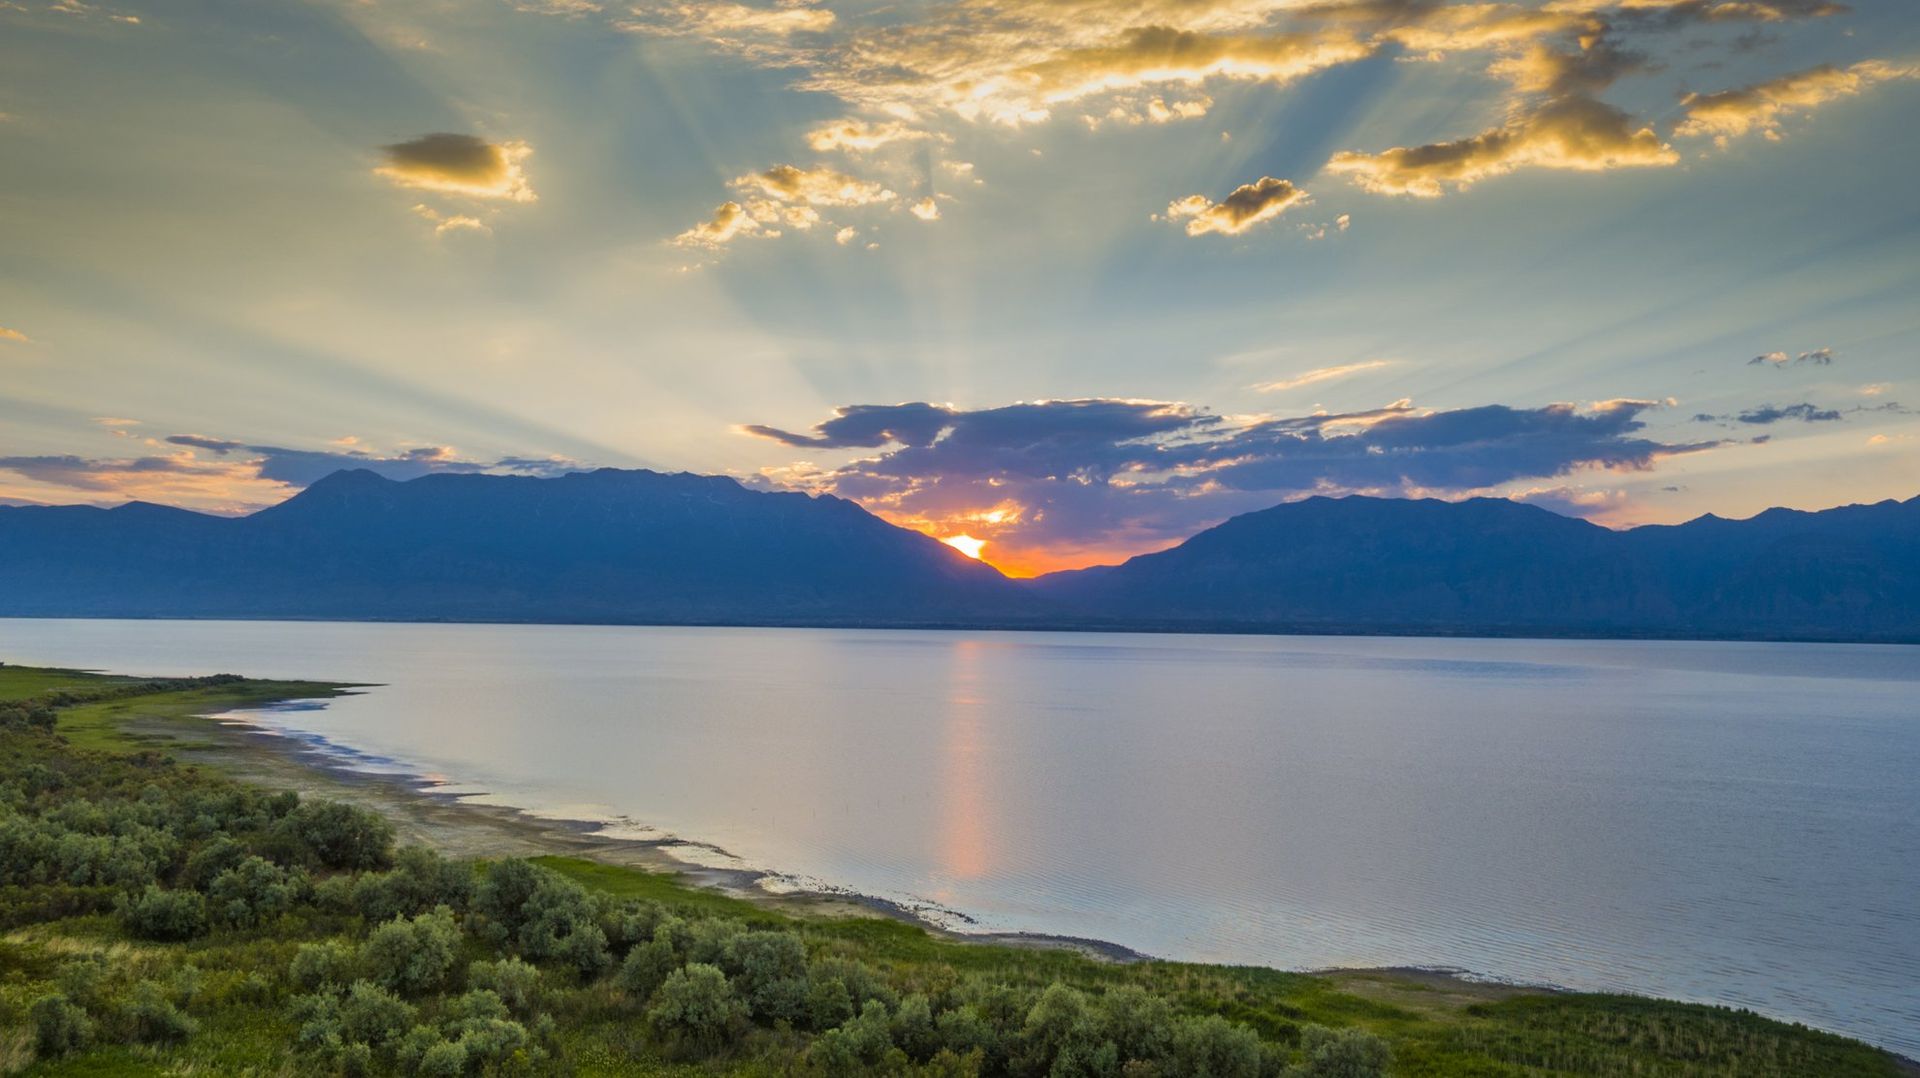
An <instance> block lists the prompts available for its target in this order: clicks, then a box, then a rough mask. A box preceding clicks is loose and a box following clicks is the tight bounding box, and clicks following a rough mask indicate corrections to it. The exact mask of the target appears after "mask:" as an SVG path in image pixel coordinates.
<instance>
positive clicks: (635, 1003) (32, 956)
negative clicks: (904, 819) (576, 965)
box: [0, 666, 1902, 1078]
mask: <svg viewBox="0 0 1920 1078" xmlns="http://www.w3.org/2000/svg"><path fill="white" fill-rule="evenodd" d="M136 684H137V681H136V679H128V678H113V677H108V676H104V675H93V674H86V673H82V672H76V671H61V670H35V669H30V668H21V667H12V666H0V702H6V701H32V700H33V699H34V698H36V697H41V696H44V695H45V694H47V693H56V692H66V693H86V692H90V691H101V692H108V691H111V692H123V691H127V690H128V687H129V686H131V685H136ZM345 688H346V687H345V686H338V685H325V684H317V683H308V682H256V681H248V682H236V683H230V684H222V685H217V686H205V685H170V686H163V687H161V688H160V689H159V691H154V692H149V693H144V694H141V695H136V696H117V697H112V698H108V699H100V700H93V701H90V702H81V703H75V704H73V705H72V706H68V707H66V708H64V709H63V710H61V712H60V713H59V715H58V718H57V724H56V729H57V732H58V736H57V737H54V736H49V735H47V734H45V733H40V732H34V731H28V730H3V731H0V825H4V824H5V823H6V822H7V817H8V815H9V813H17V812H21V811H24V810H23V809H22V808H21V807H20V806H26V805H32V804H39V805H40V806H42V810H44V809H45V808H46V807H47V806H48V805H50V804H57V803H58V802H48V801H46V800H44V799H43V800H41V801H39V802H35V801H33V799H32V797H31V796H30V795H29V794H27V793H23V791H27V790H29V789H30V788H33V787H34V784H36V783H38V784H39V788H41V789H45V788H46V787H45V783H46V781H47V776H49V775H64V776H66V778H65V780H64V781H65V782H66V783H67V786H65V787H59V788H62V789H72V790H76V791H80V792H78V793H75V794H73V795H71V796H73V797H81V796H84V797H85V798H87V799H89V800H91V801H92V802H93V803H95V804H101V805H105V804H109V803H111V802H113V801H114V800H115V799H116V798H118V799H121V800H122V801H124V802H125V803H129V804H132V803H143V802H144V801H151V800H152V799H153V798H155V797H158V796H173V794H171V793H168V791H213V792H218V791H224V790H240V789H241V787H240V786H239V784H237V783H235V782H233V781H232V780H231V779H228V778H226V777H224V776H221V775H218V774H214V773H211V772H208V771H206V770H204V769H201V768H195V767H185V766H169V765H164V764H158V763H155V762H154V756H153V754H152V753H151V752H150V751H147V750H150V749H151V748H152V745H153V744H154V739H153V738H152V736H151V735H150V734H147V733H143V732H142V731H143V730H152V729H153V728H154V727H155V725H156V724H162V725H164V724H167V723H171V722H176V721H178V722H182V723H184V722H185V721H187V720H189V719H190V718H191V717H193V716H198V715H204V714H207V713H209V712H217V711H222V710H227V709H230V708H234V707H242V706H249V705H256V706H257V705H260V704H265V703H270V702H273V701H276V700H283V699H289V698H313V697H323V696H327V695H332V694H335V693H338V692H340V691H344V690H345ZM135 753H140V754H141V755H134V754H135ZM192 841H193V842H194V843H204V842H205V841H207V839H206V838H205V837H204V836H202V837H196V838H194V839H193V840H192ZM533 860H534V861H535V863H536V864H538V865H540V866H541V867H543V868H545V869H548V870H550V871H551V872H553V873H556V874H558V875H560V876H562V877H564V878H566V879H567V880H571V881H573V882H574V883H576V884H578V885H580V886H581V887H584V888H586V889H588V890H589V891H591V892H594V893H597V894H600V895H605V896H609V897H610V898H612V899H616V900H621V901H627V900H635V901H640V902H645V903H653V904H656V905H658V906H660V907H663V908H665V909H667V910H669V911H671V912H673V913H674V914H676V915H678V916H681V917H684V918H688V919H718V920H728V921H737V922H742V923H744V924H747V925H750V926H752V927H755V928H768V929H775V930H780V931H785V932H791V933H794V934H796V935H797V936H798V937H799V938H800V939H801V940H802V942H803V943H804V945H805V948H806V951H807V952H808V954H809V956H811V957H812V958H814V959H824V958H829V957H831V958H840V959H848V960H853V961H855V962H858V963H860V964H861V965H863V966H865V967H867V968H869V969H871V970H873V971H875V973H876V974H877V975H878V976H879V977H881V978H882V979H884V981H885V982H886V983H887V984H888V985H890V986H892V987H893V988H894V990H896V991H897V992H899V993H902V994H907V993H918V994H923V995H926V996H927V997H929V998H930V999H958V998H966V996H967V993H968V992H970V991H974V990H977V989H978V988H979V987H981V986H985V985H1001V986H1009V987H1010V988H1012V989H1014V990H1017V991H1018V992H1021V993H1025V994H1027V996H1026V998H1031V997H1032V995H1034V994H1037V993H1038V992H1039V990H1041V989H1043V988H1045V987H1046V986H1048V985H1053V984H1064V985H1068V986H1071V987H1074V988H1077V989H1080V990H1082V991H1084V992H1086V993H1088V994H1089V995H1090V996H1091V997H1092V998H1095V999H1098V998H1102V997H1103V996H1104V995H1105V994H1106V993H1108V992H1109V991H1111V990H1112V989H1114V988H1117V987H1119V986H1123V985H1134V986H1138V987H1140V988H1143V989H1145V990H1146V991H1148V992H1149V993H1151V994H1153V995H1155V996H1158V997H1160V998H1162V999H1164V1000H1166V1001H1167V1002H1168V1003H1169V1004H1170V1005H1171V1007H1172V1008H1173V1010H1174V1012H1175V1013H1176V1014H1177V1015H1185V1016H1205V1015H1220V1016H1223V1017H1225V1018H1227V1019H1228V1020H1230V1021H1232V1022H1234V1023H1238V1024H1241V1025H1244V1026H1246V1027H1248V1028H1249V1029H1251V1030H1252V1031H1253V1032H1254V1033H1256V1034H1258V1035H1259V1037H1261V1038H1262V1039H1264V1040H1265V1041H1266V1042H1268V1043H1269V1044H1270V1045H1274V1046H1278V1050H1279V1052H1280V1053H1281V1056H1282V1057H1287V1053H1289V1052H1295V1053H1297V1051H1298V1049H1297V1048H1295V1047H1292V1046H1296V1045H1298V1043H1299V1042H1300V1038H1301V1036H1302V1031H1303V1029H1305V1028H1306V1027H1309V1026H1326V1027H1331V1028H1336V1029H1338V1028H1353V1029H1360V1030H1365V1031H1368V1032H1370V1033H1373V1034H1376V1035H1378V1036H1379V1037H1381V1038H1384V1039H1385V1040H1386V1041H1387V1042H1388V1043H1389V1044H1390V1045H1391V1048H1392V1052H1393V1062H1392V1065H1391V1069H1390V1071H1389V1073H1392V1074H1397V1075H1449V1076H1451V1075H1461V1076H1507V1075H1511V1076H1520V1075H1544V1076H1559V1075H1646V1076H1674V1078H1682V1076H1685V1078H1692V1076H1722V1075H1725V1076H1734V1075H1751V1074H1761V1075H1771V1074H1779V1075H1805V1076H1809V1078H1813V1076H1820V1078H1826V1076H1854V1075H1858V1076H1889V1078H1890V1076H1894V1075H1899V1074H1901V1073H1902V1071H1901V1070H1900V1068H1899V1066H1898V1064H1897V1062H1896V1061H1895V1060H1894V1058H1893V1057H1891V1056H1889V1055H1887V1054H1886V1053H1883V1052H1880V1051H1878V1050H1876V1049H1873V1048H1871V1047H1869V1046H1867V1045H1864V1044H1860V1043H1859V1042H1856V1041H1851V1040H1847V1039H1845V1038H1841V1037H1837V1036H1832V1035H1830V1034H1825V1033H1820V1032H1817V1031H1813V1030H1808V1029H1805V1028H1802V1027H1798V1026H1793V1025H1788V1024H1784V1023H1780V1022H1775V1021H1771V1020H1769V1019H1765V1018H1761V1017H1759V1016H1756V1015H1753V1014H1749V1013H1745V1012H1739V1011H1733V1010H1729V1009H1726V1008H1719V1007H1706V1006H1698V1005H1693V1004H1682V1003H1674V1002H1667V1001H1661V1000H1651V999H1642V998H1637V997H1627V996H1613V995H1582V994H1564V993H1540V992H1522V991H1516V990H1511V989H1500V988H1491V987H1485V986H1472V985H1454V984H1451V983H1449V982H1431V981H1422V980H1420V979H1418V978H1409V977H1401V976H1396V975H1391V974H1345V975H1335V976H1322V975H1307V974H1297V973H1285V972H1280V971H1276V970H1270V969H1261V968H1254V967H1231V966H1217V965H1197V964H1184V963H1173V962H1157V961H1149V962H1136V963H1124V964H1123V963H1114V962H1108V961H1101V960H1097V959H1094V958H1090V957H1087V956H1085V955H1083V954H1080V953H1078V952H1075V951H1070V950H1065V949H1042V948H1035V947H1025V946H1009V945H1003V944H994V943H986V942H971V941H963V940H955V939H950V938H944V937H941V936H938V935H935V934H933V933H931V932H929V931H927V930H925V929H923V928H921V927H919V926H917V925H913V924H909V923H905V922H902V921H899V920H894V919H890V918H884V917H879V916H854V917H847V916H832V917H829V916H820V915H815V914H811V913H807V912H804V909H805V908H804V907H799V906H797V907H793V908H791V909H789V908H785V907H783V908H780V909H772V908H767V907H764V906H762V905H758V904H755V903H753V902H749V901H746V900H744V899H742V898H738V897H735V896H731V895H726V894H721V893H718V892H715V891H712V890H707V889H703V888H701V887H698V886H695V885H694V884H693V883H691V882H690V881H689V880H688V879H687V878H685V877H682V876H679V875H675V874H671V873H660V872H651V871H646V870H643V869H638V868H628V867H619V866H614V865H607V864H602V863H599V862H596V861H590V860H584V859H580V858H572V857H540V858H535V859H533ZM0 871H5V866H4V865H0ZM169 871H177V868H176V869H170V870H169ZM68 890H69V891H71V890H72V889H71V888H69V889H68ZM42 892H48V893H65V892H59V887H58V886H55V885H42V884H28V883H21V882H18V881H14V880H11V879H6V878H0V913H5V914H6V915H7V918H8V919H7V920H5V921H0V924H11V925H13V926H14V927H12V928H10V929H6V930H4V931H0V1074H9V1073H14V1072H18V1071H23V1070H24V1071H26V1072H27V1073H31V1074H35V1075H120V1074H154V1075H159V1074H259V1075H282V1074H289V1075H290V1074H305V1073H312V1072H314V1068H315V1066H316V1061H315V1060H314V1059H312V1058H311V1057H308V1056H304V1055H302V1054H300V1053H299V1052H298V1051H296V1049H295V1048H294V1047H293V1042H294V1037H295V1033H296V1031H297V1028H296V1025H295V1023H294V1020H293V1019H292V1017H291V1016H290V1005H291V1000H292V997H293V995H294V994H295V992H296V989H294V988H293V986H292V985H291V984H290V983H289V982H288V980H287V977H286V971H287V968H288V964H289V963H290V961H291V960H292V957H293V955H294V953H295V952H296V951H297V949H298V947H299V945H300V944H302V943H306V942H318V941H326V940H331V941H339V942H343V943H354V942H357V941H358V940H360V939H362V938H363V937H364V936H365V934H366V932H367V930H368V926H367V925H366V924H365V923H363V922H362V921H361V920H360V918H359V917H358V916H357V915H356V914H354V913H352V912H351V911H350V910H344V911H343V910H342V909H339V908H337V907H324V906H322V905H318V904H315V905H308V906H302V907H299V908H297V909H296V910H295V911H294V912H293V913H290V914H287V915H285V916H284V917H282V918H281V919H280V920H278V921H277V922H275V923H273V924H271V925H269V926H267V927H263V928H257V929H247V930H220V931H215V932H214V933H213V934H211V935H209V936H207V937H205V938H202V939H198V940H195V941H192V942H189V943H169V944H160V943H146V942H138V941H134V940H132V939H130V938H128V937H127V935H126V934H125V932H124V930H123V929H122V928H121V925H120V923H119V921H118V920H117V919H116V918H115V917H114V916H113V915H112V914H111V913H109V912H104V910H105V909H106V908H108V907H102V906H100V905H98V904H97V903H96V905H94V906H93V907H91V908H92V909H94V910H96V912H88V913H83V914H80V915H73V916H65V917H62V918H57V919H51V920H48V919H40V918H36V917H25V919H23V916H24V915H23V914H22V912H21V911H29V912H30V911H32V910H34V909H38V908H40V907H39V906H36V905H35V902H37V901H39V899H38V898H37V897H36V896H38V895H40V894H41V893H42ZM81 897H82V898H86V897H87V896H86V895H84V894H83V895H82V896H81ZM95 897H96V898H97V897H98V896H95ZM796 911H798V912H796ZM493 946H494V945H492V944H489V943H483V942H482V940H481V938H480V937H477V936H473V937H465V942H464V943H463V947H465V948H466V952H467V953H466V954H465V955H464V956H463V962H462V968H464V958H473V957H488V956H491V955H492V954H493V953H494V951H493V950H492V948H493ZM89 955H98V956H101V957H102V958H104V960H105V962H106V964H107V968H109V969H110V970H111V976H112V978H114V983H115V984H116V985H119V986H121V989H122V990H124V988H125V986H126V985H127V984H130V983H131V982H132V981H134V980H139V979H150V980H155V981H164V980H167V979H168V978H173V977H177V976H179V975H180V971H181V970H183V969H186V968H187V967H192V968H194V969H197V970H198V971H199V973H198V983H199V987H198V988H197V990H196V991H195V992H194V993H193V995H192V997H191V999H190V1000H189V1002H188V1003H187V1004H186V1009H187V1011H188V1013H189V1014H190V1015H191V1016H192V1017H193V1018H194V1020H196V1021H197V1022H198V1023H199V1024H200V1029H199V1031H198V1033H197V1034H196V1035H195V1036H193V1037H192V1038H191V1039H189V1040H188V1041H186V1042H185V1043H182V1044H177V1045H168V1046H130V1045H125V1044H103V1045H100V1046H97V1047H94V1048H92V1049H90V1050H87V1051H85V1052H83V1053H80V1054H77V1055H72V1056H67V1057H64V1058H58V1059H50V1060H36V1059H35V1058H34V1052H33V1049H32V1047H31V1039H30V1038H29V1037H28V1036H27V1031H26V1030H27V1027H26V1014H27V1010H28V1008H29V1007H30V1006H31V1005H32V1003H33V1002H34V1001H35V1000H36V999H39V998H40V997H42V996H44V995H46V994H48V993H49V992H51V991H54V990H55V989H56V987H57V986H58V985H59V984H60V983H61V978H62V977H63V976H64V974H63V970H68V969H70V968H71V967H72V965H73V963H74V962H75V961H76V960H78V959H81V958H83V957H85V956H89ZM546 977H547V980H548V984H549V985H550V992H549V996H548V998H547V1000H546V1002H545V1004H544V1006H545V1008H546V1013H548V1014H550V1015H551V1016H552V1017H553V1019H554V1020H555V1021H556V1022H557V1033H556V1034H555V1037H554V1040H553V1043H552V1051H553V1058H552V1059H551V1060H550V1061H549V1062H548V1063H547V1064H545V1065H544V1066H543V1067H542V1068H541V1069H543V1070H547V1071H552V1072H555V1073H572V1074H581V1075H595V1074H713V1073H726V1074H742V1075H758V1074H767V1075H772V1074H794V1073H801V1074H805V1073H814V1072H815V1071H814V1070H811V1069H810V1068H811V1067H812V1064H809V1063H808V1062H807V1059H808V1057H807V1055H806V1053H807V1045H808V1044H809V1043H810V1039H811V1037H812V1036H813V1034H810V1033H805V1032H796V1031H791V1030H779V1029H769V1028H764V1027H758V1026H751V1027H747V1028H745V1029H744V1030H742V1031H741V1033H740V1035H739V1038H738V1039H737V1040H736V1041H735V1042H734V1043H732V1044H731V1045H730V1046H729V1047H728V1048H727V1049H726V1050H725V1051H724V1052H722V1053H721V1054H720V1055H719V1056H718V1057H717V1058H715V1059H713V1060H710V1061H708V1062H705V1063H700V1064H689V1063H684V1062H673V1061H672V1059H671V1056H670V1054H669V1053H668V1052H667V1051H666V1050H665V1049H664V1048H663V1046H662V1044H661V1043H660V1042H658V1041H656V1040H654V1039H651V1038H650V1037H649V1035H648V1034H647V1032H646V1027H645V1023H644V1021H643V1020H642V1016H643V1011H644V1001H640V1000H632V999H627V998H625V997H624V996H623V995H622V994H621V993H620V992H619V991H618V990H617V989H615V988H613V987H612V985H611V984H610V983H609V982H608V981H606V980H599V981H594V982H590V983H585V984H580V983H576V982H575V981H574V980H573V979H572V976H571V974H568V973H566V972H564V971H563V970H561V969H559V968H556V967H553V966H549V967H548V968H547V971H546ZM436 1005H437V1004H433V1003H431V1002H427V1003H423V1006H424V1007H427V1008H429V1009H431V1007H432V1006H436ZM1293 1058H1296V1059H1297V1056H1296V1057H1293ZM1163 1078H1173V1076H1171V1075H1163Z"/></svg>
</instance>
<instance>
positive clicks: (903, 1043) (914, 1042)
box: [889, 995, 941, 1063]
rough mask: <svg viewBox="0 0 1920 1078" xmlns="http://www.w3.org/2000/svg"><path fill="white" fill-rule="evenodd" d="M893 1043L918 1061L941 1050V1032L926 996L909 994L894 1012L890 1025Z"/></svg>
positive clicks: (922, 1060)
mask: <svg viewBox="0 0 1920 1078" xmlns="http://www.w3.org/2000/svg"><path fill="white" fill-rule="evenodd" d="M889 1032H891V1033H892V1035H893V1043H894V1044H896V1045H899V1046H900V1050H901V1051H903V1052H905V1053H906V1054H907V1058H909V1059H912V1060H913V1061H915V1062H916V1063H925V1062H927V1061H928V1060H930V1059H932V1058H933V1057H934V1055H935V1054H936V1053H937V1052H939V1051H940V1048H941V1045H940V1034H939V1032H938V1031H937V1030H936V1029H934V1026H933V1008H932V1006H930V1005H929V1004H928V1003H927V997H925V996H919V995H914V996H908V997H906V998H905V999H902V1000H901V1001H900V1009H899V1010H897V1011H895V1012H893V1020H892V1023H891V1024H890V1026H889Z"/></svg>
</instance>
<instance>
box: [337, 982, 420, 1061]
mask: <svg viewBox="0 0 1920 1078" xmlns="http://www.w3.org/2000/svg"><path fill="white" fill-rule="evenodd" d="M336 1013H337V1014H338V1016H339V1022H340V1036H341V1037H342V1039H344V1040H346V1041H348V1042H350V1043H353V1044H365V1045H370V1046H372V1047H375V1048H378V1047H381V1046H382V1045H386V1044H389V1043H391V1042H393V1041H395V1040H398V1039H399V1038H400V1036H401V1035H402V1034H404V1033H405V1032H406V1031H407V1029H408V1027H410V1026H412V1025H413V1008H412V1007H411V1006H409V1005H408V1004H407V1003H406V1001H405V1000H402V999H401V998H400V997H398V996H396V995H394V994H393V993H392V992H389V991H387V990H386V989H384V988H381V987H380V986H379V985H375V984H370V983H368V982H366V981H355V982H354V983H353V987H351V988H349V989H347V994H346V996H345V997H344V998H342V999H341V1000H340V1002H339V1005H338V1008H337V1011H336Z"/></svg>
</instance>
